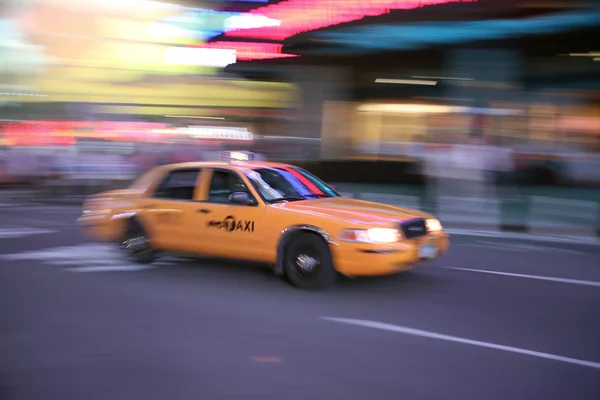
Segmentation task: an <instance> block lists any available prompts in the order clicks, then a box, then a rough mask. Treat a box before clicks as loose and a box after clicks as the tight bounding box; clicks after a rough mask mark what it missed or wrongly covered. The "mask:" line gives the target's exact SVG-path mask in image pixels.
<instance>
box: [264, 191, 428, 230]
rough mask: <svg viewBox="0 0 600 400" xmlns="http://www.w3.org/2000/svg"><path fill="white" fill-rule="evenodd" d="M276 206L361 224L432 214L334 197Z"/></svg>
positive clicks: (390, 222)
mask: <svg viewBox="0 0 600 400" xmlns="http://www.w3.org/2000/svg"><path fill="white" fill-rule="evenodd" d="M274 207H280V208H282V209H286V210H290V211H294V212H298V213H303V214H306V216H307V220H310V217H311V216H312V217H329V218H336V219H340V220H346V221H349V222H352V223H355V224H361V225H365V224H366V225H373V226H381V225H389V224H393V223H395V222H398V221H404V220H408V219H412V218H431V217H432V216H431V215H430V214H427V213H424V212H422V211H418V210H414V209H411V208H406V207H399V206H392V205H389V204H381V203H374V202H371V201H365V200H356V199H352V198H348V197H334V198H325V199H318V200H306V201H292V202H288V203H281V204H276V205H274Z"/></svg>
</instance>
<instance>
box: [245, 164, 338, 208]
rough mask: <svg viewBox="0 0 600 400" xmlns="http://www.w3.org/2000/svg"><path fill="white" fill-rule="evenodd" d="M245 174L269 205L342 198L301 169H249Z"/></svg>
mask: <svg viewBox="0 0 600 400" xmlns="http://www.w3.org/2000/svg"><path fill="white" fill-rule="evenodd" d="M244 174H245V175H246V177H248V179H249V180H250V182H252V185H253V186H254V188H255V189H256V190H257V191H258V192H259V193H260V195H261V197H262V198H263V199H264V200H265V201H266V202H267V203H276V202H280V201H299V200H314V199H320V198H324V197H340V194H339V193H337V192H336V191H335V190H334V189H333V188H332V187H330V186H329V185H327V184H326V183H324V182H323V181H321V180H320V179H319V178H317V177H316V176H314V175H312V174H310V173H309V172H307V171H304V170H303V169H301V168H296V167H278V168H258V169H248V170H245V171H244Z"/></svg>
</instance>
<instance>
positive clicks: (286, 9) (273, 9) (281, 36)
mask: <svg viewBox="0 0 600 400" xmlns="http://www.w3.org/2000/svg"><path fill="white" fill-rule="evenodd" d="M475 2H477V0H343V2H342V1H341V0H287V1H284V2H281V3H277V4H271V5H268V6H265V7H260V8H257V9H254V10H252V11H250V13H252V14H260V15H264V16H266V17H269V18H273V19H277V20H279V21H281V25H280V26H271V27H264V28H251V29H237V30H234V31H230V32H227V33H226V34H225V35H226V36H232V37H245V38H251V39H269V40H285V39H287V38H288V37H290V36H293V35H297V34H299V33H302V32H309V31H312V30H315V29H320V28H325V27H328V26H333V25H338V24H342V23H345V22H351V21H357V20H359V19H362V18H364V17H374V16H378V15H383V14H389V13H390V11H391V10H412V9H415V8H420V7H426V6H435V5H440V4H447V3H475Z"/></svg>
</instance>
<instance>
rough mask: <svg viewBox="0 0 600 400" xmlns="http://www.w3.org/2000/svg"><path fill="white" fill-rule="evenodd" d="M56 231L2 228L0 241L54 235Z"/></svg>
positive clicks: (0, 229)
mask: <svg viewBox="0 0 600 400" xmlns="http://www.w3.org/2000/svg"><path fill="white" fill-rule="evenodd" d="M56 232H57V231H56V230H53V229H43V228H30V227H14V228H11V227H3V228H0V239H15V238H22V237H26V236H35V235H47V234H49V233H56Z"/></svg>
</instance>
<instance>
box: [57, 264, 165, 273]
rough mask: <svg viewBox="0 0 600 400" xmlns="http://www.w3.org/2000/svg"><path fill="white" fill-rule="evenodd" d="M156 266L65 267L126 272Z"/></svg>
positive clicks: (92, 270)
mask: <svg viewBox="0 0 600 400" xmlns="http://www.w3.org/2000/svg"><path fill="white" fill-rule="evenodd" d="M153 268H158V266H156V265H112V266H103V267H75V268H67V269H66V271H69V272H127V271H143V270H147V269H153Z"/></svg>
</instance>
